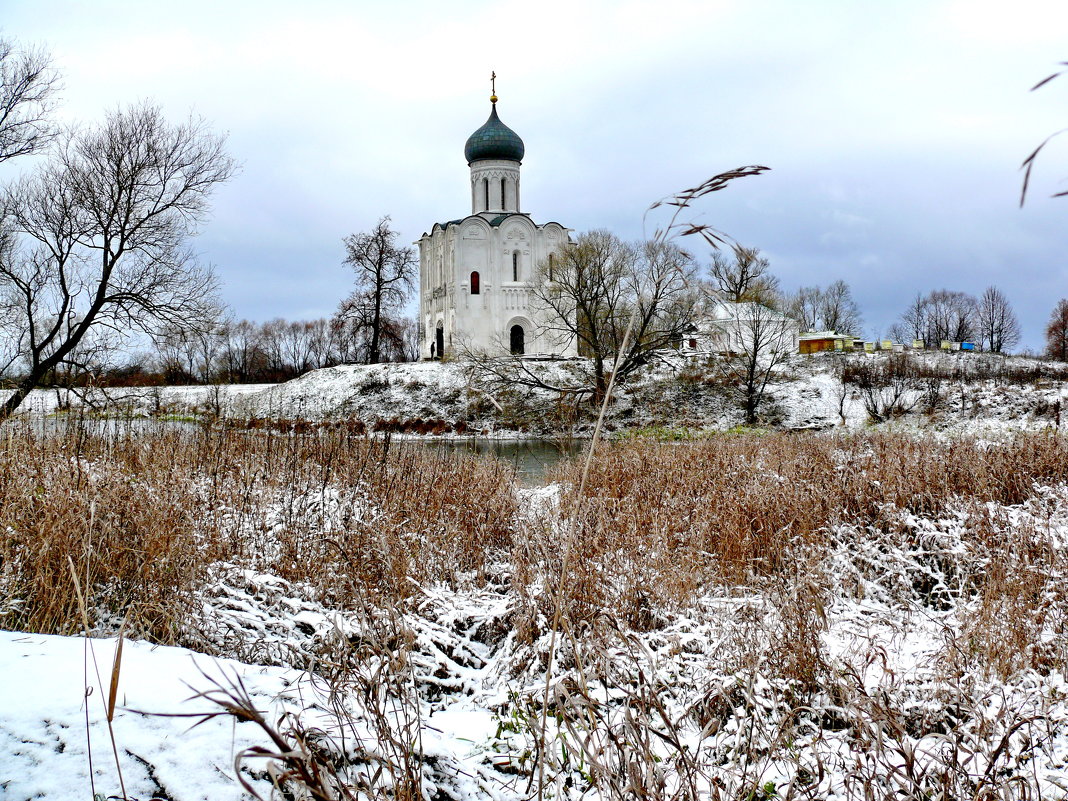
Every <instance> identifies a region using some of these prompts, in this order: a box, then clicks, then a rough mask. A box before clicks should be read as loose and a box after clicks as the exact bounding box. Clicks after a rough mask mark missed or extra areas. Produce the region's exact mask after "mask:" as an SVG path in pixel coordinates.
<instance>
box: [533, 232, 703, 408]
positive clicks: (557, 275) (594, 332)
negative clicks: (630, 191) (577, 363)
mask: <svg viewBox="0 0 1068 801" xmlns="http://www.w3.org/2000/svg"><path fill="white" fill-rule="evenodd" d="M554 256H555V259H554V261H553V267H552V277H551V279H550V276H549V274H548V265H547V264H543V265H541V266H539V268H538V271H537V274H536V275H535V277H534V281H533V287H532V289H531V293H532V295H533V302H532V305H533V307H534V308H535V310H536V313H537V316H538V318H539V320H540V324H539V325H538V332H537V336H538V337H544V338H547V339H554V340H559V341H568V340H571V341H575V342H577V344H578V351H579V355H582V356H587V357H588V358H589V360H590V361H589V365H590V372H589V375H588V376H587V380H585V381H584V382H583V385H582V386H581V387H577V386H576V387H568V388H563V387H552V388H553V389H558V390H560V391H569V392H575V393H578V394H588V395H590V397H592V398H593V399H594V400H595V401H596V400H599V399H601V398H603V397H604V392H605V390H606V389H607V386H608V370H609V365H610V364H611V363H613V361H615V360H616V358H617V355H618V362H617V363H616V367H615V371H616V380H617V381H622V380H624V379H625V378H626V377H627V376H629V375H630V374H632V373H633V372H634V371H635V370H637V369H638V368H639V367H641V366H642V365H644V364H646V363H647V362H648V360H649V358H650V356H651V354H652V353H653V352H654V351H656V350H657V349H660V348H665V347H668V346H669V345H671V344H672V343H673V342H676V341H678V340H679V339H680V338H682V336H683V334H684V333H685V332H686V331H687V330H688V329H689V328H690V326H692V325H693V320H694V309H695V306H696V303H697V299H698V294H697V291H696V265H695V263H694V261H693V259H692V258H691V257H690V256H689V255H688V254H687V253H685V252H684V251H682V250H680V249H679V248H678V247H677V246H675V245H671V244H664V243H656V242H645V243H640V244H629V243H626V242H623V241H621V240H620V239H619V238H618V237H616V236H615V235H614V234H611V233H609V232H608V231H591V232H589V233H586V234H582V235H581V236H580V237H579V238H578V241H577V242H576V243H575V244H574V245H573V246H568V247H566V248H564V249H563V250H562V251H561V252H559V253H557V254H554ZM632 313H633V314H634V323H633V328H632V331H631V335H630V337H629V340H628V342H627V344H626V349H625V351H623V352H621V350H622V349H623V347H624V334H625V332H626V329H627V325H628V322H629V321H630V319H631V315H632ZM530 377H531V374H529V373H528V378H530Z"/></svg>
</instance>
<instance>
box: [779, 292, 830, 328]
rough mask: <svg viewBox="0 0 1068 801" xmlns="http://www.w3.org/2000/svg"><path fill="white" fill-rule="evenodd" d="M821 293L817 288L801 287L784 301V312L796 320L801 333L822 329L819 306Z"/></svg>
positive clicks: (821, 297) (821, 299) (821, 300)
mask: <svg viewBox="0 0 1068 801" xmlns="http://www.w3.org/2000/svg"><path fill="white" fill-rule="evenodd" d="M822 302H823V292H822V291H821V290H820V288H819V287H818V286H803V287H801V288H800V289H798V290H797V292H796V293H795V294H793V295H791V296H790V297H789V298H788V299H787V301H786V310H787V311H788V312H789V314H790V316H791V317H793V318H794V319H795V320H797V322H798V324H799V325H800V326H801V330H803V331H819V330H820V329H821V328H822V320H821V318H820V305H821V303H822Z"/></svg>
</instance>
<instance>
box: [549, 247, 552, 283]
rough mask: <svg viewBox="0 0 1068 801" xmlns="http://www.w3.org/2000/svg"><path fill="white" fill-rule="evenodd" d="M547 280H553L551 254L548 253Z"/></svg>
mask: <svg viewBox="0 0 1068 801" xmlns="http://www.w3.org/2000/svg"><path fill="white" fill-rule="evenodd" d="M549 280H550V281H552V280H553V254H552V253H550V254H549Z"/></svg>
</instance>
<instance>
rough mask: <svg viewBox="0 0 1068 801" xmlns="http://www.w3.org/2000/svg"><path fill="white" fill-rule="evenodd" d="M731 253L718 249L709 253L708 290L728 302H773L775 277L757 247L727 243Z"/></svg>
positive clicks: (776, 284) (775, 293)
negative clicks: (716, 293)
mask: <svg viewBox="0 0 1068 801" xmlns="http://www.w3.org/2000/svg"><path fill="white" fill-rule="evenodd" d="M731 254H732V255H731V256H727V255H725V254H723V253H722V252H720V251H716V252H714V253H713V254H712V264H711V265H710V266H709V278H710V282H711V286H712V289H713V290H715V291H716V292H718V293H719V294H720V297H722V298H723V299H724V300H727V301H730V302H732V303H744V302H747V301H752V302H754V303H762V304H764V305H766V306H772V305H776V303H777V299H778V296H779V279H777V278H776V277H775V276H774V275H772V274H771V264H770V263H769V262H768V260H767V259H766V258H764V257H763V256H761V255H760V251H759V250H758V249H757V248H746V247H742V246H741V245H732V246H731Z"/></svg>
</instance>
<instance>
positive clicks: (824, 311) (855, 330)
mask: <svg viewBox="0 0 1068 801" xmlns="http://www.w3.org/2000/svg"><path fill="white" fill-rule="evenodd" d="M820 320H821V328H822V329H823V330H825V331H837V332H838V333H839V334H853V335H857V334H859V333H860V331H861V329H862V328H863V327H864V322H863V320H862V318H861V316H860V307H858V306H857V303H856V301H855V300H853V293H852V292H851V291H850V289H849V284H847V283H846V282H845V281H843V280H841V279H838V280H837V281H835V282H834V283H833V284H831V285H830V286H829V287H827V289H826V290H824V292H823V296H822V297H821V299H820Z"/></svg>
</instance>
